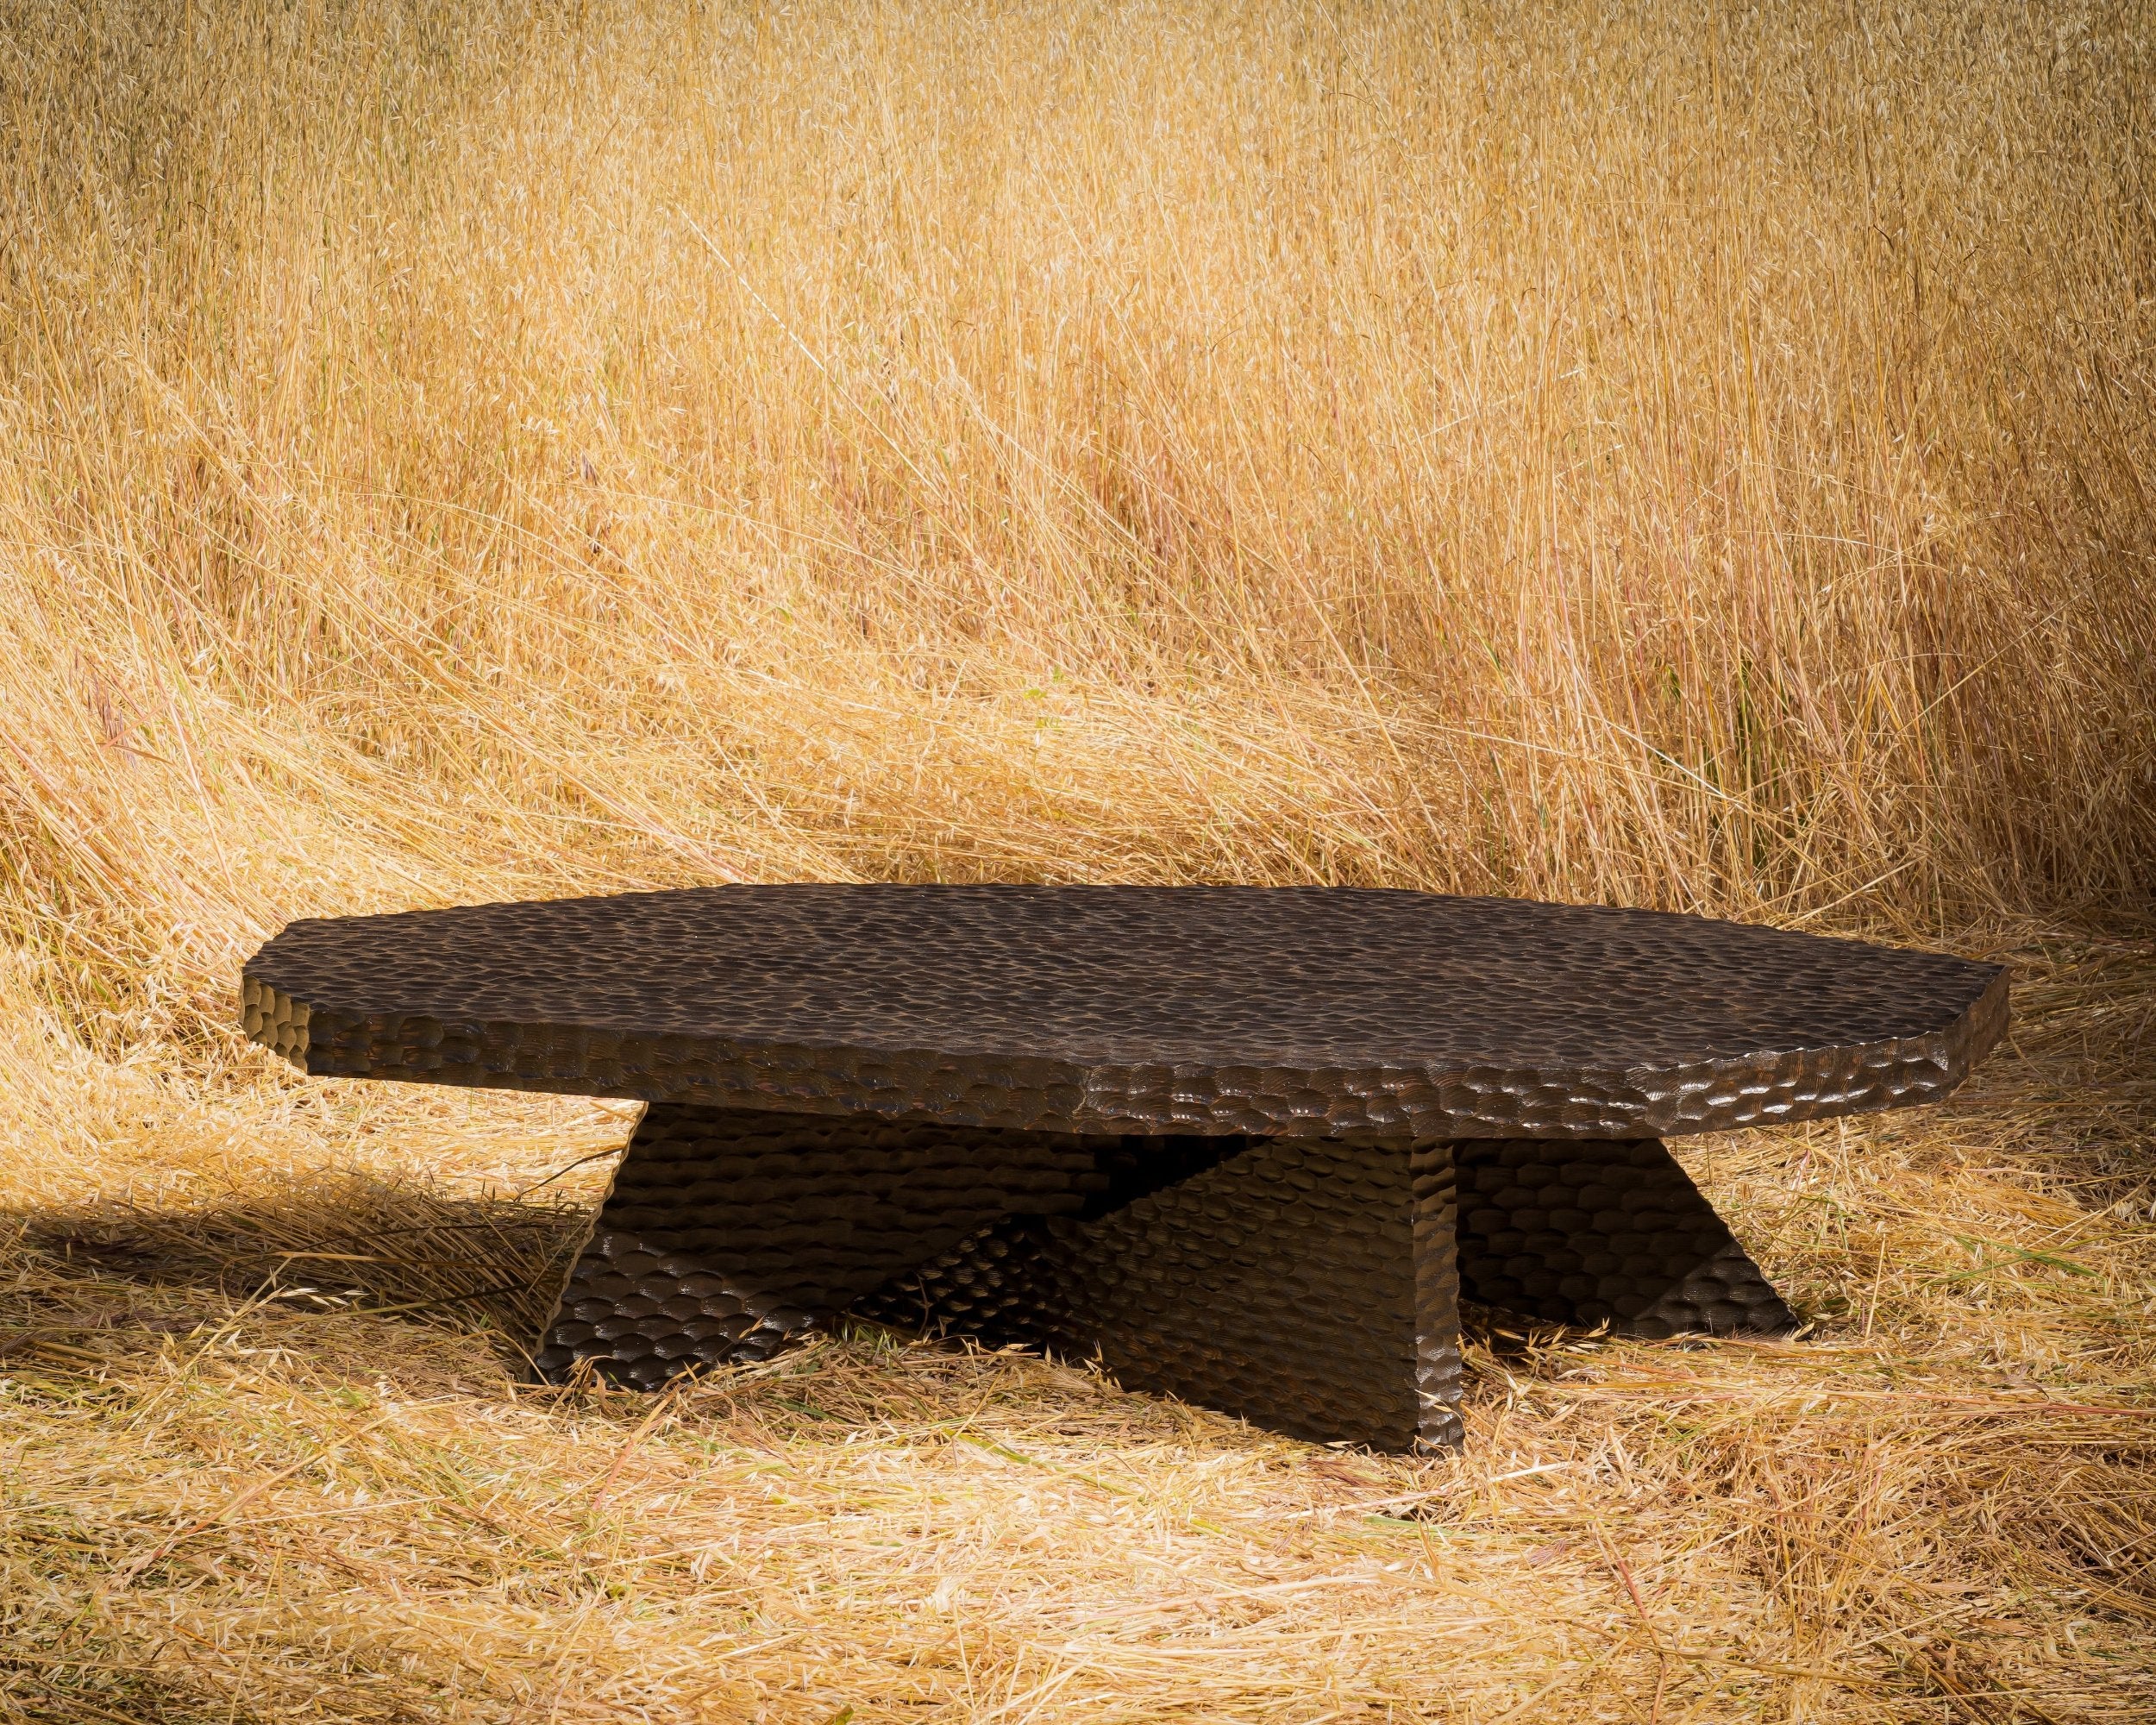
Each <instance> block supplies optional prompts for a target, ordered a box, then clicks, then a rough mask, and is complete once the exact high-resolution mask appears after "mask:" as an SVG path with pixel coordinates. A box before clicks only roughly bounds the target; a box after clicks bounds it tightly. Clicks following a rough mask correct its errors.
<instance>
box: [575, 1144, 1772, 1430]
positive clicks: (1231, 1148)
mask: <svg viewBox="0 0 2156 1725" xmlns="http://www.w3.org/2000/svg"><path fill="white" fill-rule="evenodd" d="M1462 1295H1464V1296H1465V1297H1467V1298H1468V1299H1470V1300H1474V1301H1476V1302H1482V1303H1483V1304H1486V1305H1490V1306H1494V1307H1498V1308H1503V1309H1506V1310H1509V1311H1513V1312H1517V1313H1520V1314H1523V1315H1526V1316H1528V1317H1531V1318H1535V1319H1541V1320H1550V1321H1554V1322H1558V1323H1565V1324H1578V1325H1594V1324H1604V1323H1606V1324H1608V1325H1610V1326H1611V1327H1614V1328H1616V1329H1619V1330H1624V1331H1630V1332H1633V1333H1640V1334H1646V1335H1672V1334H1677V1333H1681V1332H1685V1331H1706V1332H1711V1333H1731V1332H1735V1331H1752V1332H1764V1333H1776V1332H1779V1331H1785V1330H1787V1329H1789V1328H1790V1327H1792V1326H1793V1324H1794V1320H1793V1319H1792V1317H1791V1315H1790V1314H1789V1308H1787V1307H1786V1306H1785V1305H1783V1302H1782V1300H1781V1298H1780V1296H1779V1295H1777V1294H1776V1293H1775V1291H1774V1289H1772V1288H1771V1287H1770V1286H1769V1285H1768V1283H1766V1281H1765V1280H1764V1277H1761V1275H1760V1274H1759V1271H1758V1269H1757V1268H1756V1267H1755V1266H1754V1265H1753V1264H1752V1260H1751V1259H1750V1258H1747V1257H1746V1256H1745V1253H1744V1251H1743V1250H1742V1248H1741V1247H1739V1245H1737V1243H1736V1241H1735V1239H1733V1238H1732V1236H1731V1234H1730V1232H1729V1230H1728V1228H1727V1226H1726V1225H1725V1224H1724V1223H1723V1222H1722V1220H1721V1219H1720V1217H1719V1216H1718V1215H1716V1214H1714V1208H1713V1207H1712V1206H1710V1205H1709V1204H1708V1201H1706V1199H1705V1198H1704V1197H1702V1195H1700V1192H1699V1189H1698V1188H1697V1187H1695V1185H1693V1183H1692V1182H1691V1181H1690V1180H1689V1178H1688V1177H1687V1176H1686V1175H1685V1173H1684V1171H1683V1169H1681V1168H1679V1167H1678V1166H1677V1164H1676V1162H1675V1161H1674V1160H1672V1159H1671V1157H1670V1153H1669V1152H1668V1151H1666V1150H1664V1148H1663V1147H1662V1145H1661V1144H1660V1143H1659V1142H1658V1141H1656V1140H1654V1139H1651V1138H1644V1139H1632V1140H1608V1139H1472V1140H1464V1141H1454V1142H1428V1143H1408V1142H1390V1143H1388V1142H1376V1141H1368V1140H1360V1139H1357V1140H1353V1141H1349V1140H1343V1139H1334V1138H1220V1137H1173V1138H1119V1137H1095V1136H1080V1135H1076V1134H1071V1133H1062V1132H1014V1131H997V1130H988V1129H982V1128H976V1127H968V1126H935V1125H920V1126H916V1125H903V1124H895V1123H893V1122H890V1121H887V1120H881V1119H876V1118H874V1117H868V1116H859V1115H856V1116H838V1117H827V1116H819V1115H810V1114H799V1113H761V1112H752V1111H748V1110H741V1109H725V1108H704V1107H686V1106H681V1105H677V1104H664V1103H655V1104H653V1105H652V1106H651V1107H649V1109H648V1110H647V1111H646V1112H645V1114H644V1117H643V1119H642V1122H641V1123H640V1124H639V1125H638V1126H637V1128H636V1133H635V1135H634V1136H633V1137H632V1138H631V1139H630V1145H629V1148H628V1151H627V1152H626V1154H625V1155H624V1157H623V1158H622V1163H621V1165H620V1168H619V1169H618V1170H617V1172H616V1175H615V1177H614V1185H613V1190H612V1191H611V1194H610V1195H609V1196H608V1198H607V1201H606V1203H605V1208H603V1209H602V1211H601V1212H600V1214H599V1219H598V1221H597V1223H596V1225H595V1226H594V1227H593V1229H592V1235H591V1238H590V1239H589V1240H588V1241H587V1242H586V1245H585V1247H584V1249H583V1251H582V1253H581V1255H580V1257H579V1258H578V1259H577V1262H576V1264H575V1267H574V1268H573V1270H571V1272H570V1275H569V1279H568V1284H567V1288H566V1289H564V1291H563V1294H562V1297H561V1305H560V1307H559V1308H557V1310H556V1312H555V1316H554V1319H553V1320H552V1321H551V1323H550V1324H549V1325H548V1330H547V1334H546V1337H545V1339H544V1340H543V1342H542V1346H541V1350H540V1352H539V1354H538V1357H537V1363H538V1366H539V1369H540V1371H542V1373H543V1374H544V1375H545V1376H547V1377H550V1378H555V1379H557V1380H558V1379H561V1378H563V1377H567V1375H568V1374H569V1373H570V1372H572V1371H574V1370H575V1369H576V1367H577V1364H578V1363H579V1362H580V1361H583V1360H589V1361H591V1362H592V1368H593V1369H595V1370H596V1371H599V1372H600V1373H601V1374H602V1375H603V1376H605V1377H608V1378H611V1379H614V1380H616V1381H619V1382H623V1383H630V1384H635V1385H637V1386H640V1387H642V1388H647V1389H649V1388H655V1387H656V1386H657V1385H659V1384H660V1383H664V1382H665V1381H666V1380H667V1378H669V1377H673V1376H674V1375H676V1374H678V1373H680V1372H682V1371H687V1370H690V1369H692V1368H693V1367H695V1366H698V1365H703V1364H727V1363H732V1362H736V1361H743V1360H751V1359H760V1358H768V1356H769V1355H770V1354H771V1353H772V1352H774V1351H775V1350H776V1349H777V1348H779V1347H780V1346H782V1345H783V1344H784V1343H785V1342H786V1341H787V1339H789V1338H792V1337H794V1336H797V1335H799V1334H801V1333H804V1332H806V1331H810V1330H812V1329H815V1328H817V1327H819V1326H821V1325H824V1324H826V1323H829V1322H830V1321H831V1320H835V1319H837V1318H838V1317H841V1316H843V1315H845V1314H853V1315H855V1316H856V1317H860V1318H865V1319H868V1320H874V1321H877V1322H881V1323H885V1324H888V1325H891V1326H893V1327H898V1328H904V1329H910V1330H918V1331H923V1332H928V1333H966V1334H972V1335H976V1336H979V1337H980V1338H981V1339H983V1340H985V1341H987V1342H990V1343H992V1344H1000V1343H1007V1342H1024V1343H1030V1344H1033V1345H1036V1346H1043V1347H1045V1348H1047V1349H1049V1350H1050V1351H1052V1352H1057V1353H1062V1354H1064V1355H1067V1356H1070V1357H1075V1358H1091V1357H1093V1356H1095V1355H1098V1356H1099V1358H1100V1359H1101V1360H1102V1362H1103V1363H1104V1364H1106V1367H1107V1368H1108V1370H1109V1371H1112V1373H1113V1374H1114V1375H1115V1377H1117V1378H1118V1379H1119V1381H1120V1382H1121V1383H1124V1384H1125V1386H1126V1387H1128V1388H1131V1389H1151V1390H1157V1391H1162V1392H1164V1393H1167V1394H1169V1395H1174V1396H1181V1397H1182V1398H1183V1399H1185V1400H1188V1401H1191V1402H1202V1403H1204V1404H1206V1405H1207V1406H1210V1407H1214V1408H1222V1409H1225V1411H1227V1412H1230V1413H1233V1414H1238V1415H1243V1416H1244V1417H1245V1418H1248V1419H1250V1420H1251V1421H1255V1422H1257V1424H1260V1425H1263V1426H1268V1427H1273V1428H1274V1429H1276V1430H1279V1431H1283V1432H1288V1433H1292V1434H1294V1435H1296V1436H1299V1437H1306V1438H1313V1439H1317V1440H1322V1441H1334V1440H1350V1441H1352V1442H1357V1443H1362V1444H1367V1445H1369V1446H1372V1447H1374V1448H1379V1449H1388V1450H1401V1449H1408V1448H1413V1447H1418V1446H1420V1447H1427V1448H1445V1447H1450V1446H1454V1445H1456V1444H1457V1442H1458V1441H1459V1437H1460V1421H1459V1415H1458V1412H1457V1404H1458V1400H1459V1375H1460V1354H1459V1300H1460V1298H1461V1296H1462Z"/></svg>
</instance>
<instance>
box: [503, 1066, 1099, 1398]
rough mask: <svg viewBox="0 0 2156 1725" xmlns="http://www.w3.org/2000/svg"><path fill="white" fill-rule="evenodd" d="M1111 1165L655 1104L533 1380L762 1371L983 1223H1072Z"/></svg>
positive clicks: (1073, 1151)
mask: <svg viewBox="0 0 2156 1725" xmlns="http://www.w3.org/2000/svg"><path fill="white" fill-rule="evenodd" d="M1118 1153H1122V1154H1124V1155H1125V1156H1126V1157H1127V1154H1128V1152H1127V1151H1125V1150H1124V1147H1123V1146H1122V1145H1121V1144H1120V1142H1119V1141H1118V1140H1092V1139H1080V1138H1075V1137H1073V1136H1071V1135H1070V1134H1068V1133H1054V1132H1025V1133H1010V1132H986V1131H982V1130H981V1129H979V1128H977V1127H966V1126H933V1125H931V1126H916V1125H906V1124H899V1123H893V1122H892V1121H888V1120H878V1119H876V1118H875V1117H874V1116H873V1115H870V1116H856V1117H852V1118H847V1119H834V1118H831V1117H830V1116H825V1115H816V1114H790V1113H766V1112H762V1111H758V1110H749V1109H707V1108H696V1107H680V1106H677V1105H670V1104H664V1103H658V1104H654V1105H653V1106H652V1107H649V1108H647V1109H646V1110H645V1111H644V1116H643V1119H642V1120H641V1121H640V1122H639V1123H638V1125H637V1127H636V1132H635V1134H634V1136H633V1137H632V1138H630V1145H629V1148H628V1151H626V1153H625V1154H624V1156H623V1157H622V1161H621V1164H620V1166H619V1167H618V1168H617V1170H616V1172H615V1175H614V1185H613V1189H612V1191H611V1193H610V1194H609V1195H608V1197H607V1200H606V1203H605V1208H604V1209H603V1210H602V1211H601V1213H600V1215H599V1222H598V1225H597V1226H596V1227H595V1229H594V1231H593V1234H592V1240H591V1242H590V1244H589V1245H587V1246H586V1249H585V1251H584V1252H583V1255H582V1256H581V1257H580V1258H579V1259H578V1261H577V1264H576V1266H575V1268H574V1269H573V1270H572V1271H571V1273H570V1277H569V1283H568V1286H567V1289H566V1290H565V1291H564V1293H563V1295H562V1299H561V1306H560V1308H559V1310H558V1312H557V1314H556V1317H555V1321H554V1323H553V1324H552V1325H551V1326H550V1327H549V1329H548V1333H547V1336H546V1338H545V1339H544V1341H543V1343H542V1347H541V1352H540V1353H539V1356H538V1361H537V1363H538V1365H539V1368H540V1370H541V1371H542V1372H545V1373H550V1374H555V1375H559V1374H560V1373H561V1372H563V1371H567V1370H568V1369H570V1368H571V1367H572V1366H573V1364H574V1362H575V1361H576V1360H578V1359H580V1358H588V1359H592V1360H594V1361H595V1362H599V1369H600V1370H601V1371H603V1372H604V1373H605V1375H607V1376H610V1377H620V1378H623V1379H625V1380H626V1381H628V1382H630V1383H656V1382H658V1381H660V1380H661V1379H662V1378H664V1377H667V1375H669V1374H670V1373H671V1372H672V1371H675V1370H680V1369H682V1368H685V1367H686V1366H688V1365H692V1364H720V1363H724V1362H736V1361H739V1360H742V1359H747V1358H761V1357H762V1355H763V1354H764V1353H767V1352H768V1351H769V1345H775V1341H776V1339H780V1338H782V1336H783V1335H787V1334H793V1333H797V1332H798V1331H799V1330H801V1329H804V1328H806V1327H809V1325H810V1324H811V1323H812V1321H813V1320H816V1319H818V1318H819V1317H822V1316H827V1315H828V1314H830V1313H831V1312H833V1311H835V1310H840V1309H843V1308H844V1307H846V1306H847V1305H848V1304H849V1303H850V1302H852V1301H853V1300H854V1299H855V1298H856V1297H857V1296H859V1295H862V1294H866V1293H868V1292H869V1291H870V1290H872V1289H875V1288H877V1287H878V1286H880V1285H881V1284H882V1283H886V1282H887V1281H889V1280H890V1279H891V1278H892V1277H895V1276H898V1275H899V1274H900V1273H902V1272H904V1271H906V1270H912V1269H913V1268H914V1267H915V1266H917V1265H918V1264H921V1263H922V1262H923V1261H924V1259H926V1258H932V1257H933V1256H935V1255H936V1254H937V1253H939V1252H942V1251H945V1250H947V1249H948V1248H950V1246H952V1245H956V1244H957V1243H958V1242H959V1241H960V1240H962V1239H964V1238H965V1237H966V1236H968V1234H970V1233H974V1232H975V1230H977V1229H979V1228H981V1227H982V1226H985V1225H986V1224H987V1223H990V1222H994V1221H1000V1220H1004V1219H1005V1218H1006V1217H1008V1216H1012V1215H1014V1214H1028V1215H1055V1214H1078V1213H1080V1212H1081V1211H1082V1210H1083V1209H1084V1208H1086V1206H1087V1201H1088V1200H1090V1199H1094V1198H1097V1197H1100V1196H1102V1195H1106V1194H1107V1193H1108V1192H1109V1190H1110V1189H1111V1188H1112V1184H1113V1177H1114V1176H1113V1170H1112V1168H1111V1169H1104V1168H1103V1167H1102V1166H1101V1164H1102V1163H1103V1162H1104V1161H1110V1162H1112V1160H1113V1159H1114V1157H1115V1156H1116V1154H1118ZM744 1316H746V1317H747V1318H748V1319H750V1320H759V1321H752V1322H744V1321H743V1319H744Z"/></svg>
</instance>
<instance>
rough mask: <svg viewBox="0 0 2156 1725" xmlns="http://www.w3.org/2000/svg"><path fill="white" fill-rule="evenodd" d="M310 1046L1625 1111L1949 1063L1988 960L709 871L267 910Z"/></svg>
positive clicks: (766, 1083)
mask: <svg viewBox="0 0 2156 1725" xmlns="http://www.w3.org/2000/svg"><path fill="white" fill-rule="evenodd" d="M244 988H245V995H246V1000H245V1007H244V1010H245V1013H246V1018H247V1027H248V1033H249V1034H250V1035H252V1036H254V1038H256V1039H257V1040H258V1041H260V1042H263V1043H266V1044H268V1045H270V1046H272V1047H273V1048H276V1049H278V1050H279V1051H280V1052H282V1053H284V1054H285V1055H286V1056H287V1057H289V1058H291V1060H293V1061H294V1062H295V1063H297V1064H298V1065H299V1066H301V1067H302V1068H303V1069H304V1070H306V1071H308V1072H310V1073H315V1074H318V1075H323V1076H353V1077H374V1078H400V1079H414V1080H421V1081H424V1082H436V1083H454V1084H473V1085H483V1086H492V1087H496V1088H507V1089H523V1090H551V1091H560V1092H567V1093H570V1094H573V1095H597V1096H620V1097H641V1098H643V1099H645V1100H647V1101H676V1102H701V1103H708V1104H712V1105H717V1106H732V1107H763V1108H774V1107H776V1108H791V1109H799V1110H803V1111H807V1112H812V1113H853V1112H862V1111H866V1112H870V1113H879V1114H884V1115H889V1116H893V1117H899V1118H915V1119H936V1120H947V1121H951V1122H957V1123H963V1124H967V1125H975V1126H1019V1127H1034V1128H1039V1129H1046V1130H1057V1131H1075V1132H1146V1133H1161V1132H1288V1133H1294V1134H1298V1135H1319V1136H1336V1135H1358V1134H1376V1135H1382V1136H1385V1137H1426V1138H1507V1137H1510V1138H1564V1137H1587V1138H1623V1137H1646V1136H1666V1135H1669V1134H1671V1133H1677V1132H1707V1131H1716V1130H1722V1129H1726V1128H1729V1127H1733V1126H1747V1125H1753V1124H1759V1123H1764V1122H1768V1121H1774V1120H1803V1119H1808V1118H1814V1117H1817V1116H1821V1115H1826V1114H1836V1113H1850V1112H1852V1111H1855V1110H1859V1109H1870V1108H1883V1107H1896V1106H1898V1105H1902V1104H1906V1103H1913V1102H1923V1101H1934V1100H1936V1099H1937V1098H1939V1097H1941V1096H1944V1095H1946V1093H1947V1092H1948V1091H1950V1090H1952V1088H1953V1087H1954V1086H1955V1085H1956V1084H1957V1083H1959V1082H1960V1081H1961V1079H1962V1077H1963V1076H1965V1074H1966V1073H1967V1071H1968V1069H1969V1068H1970V1067H1971V1065H1972V1064H1973V1063H1975V1062H1976V1061H1977V1059H1978V1058H1979V1057H1981V1056H1982V1055H1983V1053H1984V1051H1985V1050H1986V1049H1988V1048H1989V1047H1990V1045H1991V1044H1992V1043H1993V1042H1995V1041H1996V1039H1997V1038H1998V1037H1999V1035H2000V1033H2001V1032H2002V1030H2003V1029H2004V1027H2005V1024H2006V1017H2007V1007H2006V975H2005V973H2004V971H2003V970H2002V969H2000V968H1999V967H1997V966H1996V965H1990V964H1977V963H1968V962H1966V961H1965V960H1961V959H1958V958H1950V957H1941V956H1940V955H1938V954H1935V953H1929V952H1920V951H1908V950H1898V949H1895V948H1890V947H1882V946H1875V945H1870V944H1864V943H1860V942H1857V941H1849V940H1839V939H1830V938H1824V937H1821V936H1816V935H1807V934H1799V933H1794V932H1791V931H1786V930H1781V929H1774V928H1764V927H1757V926H1753V925H1745V924H1739V923H1729V922H1715V921H1710V920H1708V919H1704V918H1699V917H1688V916H1676V915H1670V914H1668V913H1660V912H1652V911H1637V910H1619V909H1613V908H1610V907H1608V906H1579V905H1546V904H1536V903H1531V902H1527V901H1525V900H1509V899H1478V898H1448V897H1439V896H1437V895H1434V894H1423V893H1409V892H1395V891H1382V890H1366V889H1358V888H1252V887H999V886H981V887H887V886H869V887H846V886H821V885H801V886H771V887H716V888H691V889H687V890H684V891H678V892H665V893H636V894H624V895H622V896H619V897H612V898H591V899H571V900H553V901H548V902H543V903H530V904H511V905H479V906H467V907H463V908H459V909H451V910H436V911H417V912H410V913H403V914H398V915H392V916H373V917H351V918H342V919H334V920H304V921H298V922H295V923H293V924H291V925H290V926H289V927H287V928H286V929H285V931H284V932H282V933H281V934H279V935H278V936H277V938H275V939H273V940H272V941H270V942H269V943H268V944H266V946H264V947H263V948H262V950H260V952H259V953H257V954H256V955H255V957H254V958H253V959H252V960H250V961H249V962H248V965H247V967H246V973H245V984H244Z"/></svg>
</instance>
